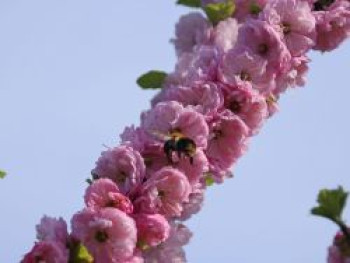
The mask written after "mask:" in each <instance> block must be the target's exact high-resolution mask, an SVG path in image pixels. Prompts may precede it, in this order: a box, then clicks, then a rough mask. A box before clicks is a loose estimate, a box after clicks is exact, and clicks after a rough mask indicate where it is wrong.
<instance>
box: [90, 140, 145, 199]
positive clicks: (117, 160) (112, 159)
mask: <svg viewBox="0 0 350 263" xmlns="http://www.w3.org/2000/svg"><path fill="white" fill-rule="evenodd" d="M92 173H93V174H94V175H97V177H99V178H109V179H111V180H112V181H114V182H115V183H116V184H117V185H118V188H119V191H120V192H121V193H123V194H129V193H132V191H134V190H135V189H136V188H137V187H138V186H139V184H140V183H141V182H142V180H143V178H144V176H145V165H144V161H143V159H142V157H141V155H140V153H139V152H138V151H136V150H134V149H133V148H131V147H129V146H126V145H122V146H119V147H115V148H112V149H108V150H107V151H104V152H102V154H101V157H100V158H99V159H98V161H97V162H96V168H95V169H94V170H93V171H92Z"/></svg>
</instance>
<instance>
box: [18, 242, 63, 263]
mask: <svg viewBox="0 0 350 263" xmlns="http://www.w3.org/2000/svg"><path fill="white" fill-rule="evenodd" d="M41 262H45V263H67V262H68V249H67V248H66V247H65V246H63V245H62V244H60V243H57V242H53V241H40V242H37V243H35V245H34V247H33V248H32V250H31V251H30V252H29V253H27V254H26V255H25V256H24V258H23V260H22V261H21V263H41Z"/></svg>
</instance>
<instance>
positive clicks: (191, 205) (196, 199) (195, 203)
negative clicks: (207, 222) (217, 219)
mask: <svg viewBox="0 0 350 263" xmlns="http://www.w3.org/2000/svg"><path fill="white" fill-rule="evenodd" d="M203 202H204V189H200V190H197V191H195V192H192V193H191V194H190V196H189V201H188V203H185V204H184V205H183V211H182V213H181V216H180V217H179V220H181V221H185V220H187V219H189V218H191V216H192V215H194V214H197V213H198V212H199V211H200V210H201V209H202V206H203Z"/></svg>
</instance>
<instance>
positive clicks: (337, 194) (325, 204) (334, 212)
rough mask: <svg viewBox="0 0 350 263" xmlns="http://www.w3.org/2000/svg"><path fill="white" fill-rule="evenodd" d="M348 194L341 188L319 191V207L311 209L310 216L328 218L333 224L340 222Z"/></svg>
mask: <svg viewBox="0 0 350 263" xmlns="http://www.w3.org/2000/svg"><path fill="white" fill-rule="evenodd" d="M348 194H349V193H347V192H345V191H344V189H343V187H341V186H339V187H338V189H334V190H329V189H323V190H321V191H320V192H319V194H318V197H317V202H318V204H319V205H318V206H317V207H314V208H312V209H311V214H313V215H316V216H321V217H325V218H328V219H330V220H332V221H334V222H339V221H341V217H342V213H343V210H344V207H345V204H346V199H347V197H348Z"/></svg>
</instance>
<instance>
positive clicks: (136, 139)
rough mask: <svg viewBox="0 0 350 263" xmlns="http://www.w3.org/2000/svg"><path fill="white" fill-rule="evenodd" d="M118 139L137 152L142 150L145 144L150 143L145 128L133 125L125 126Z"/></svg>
mask: <svg viewBox="0 0 350 263" xmlns="http://www.w3.org/2000/svg"><path fill="white" fill-rule="evenodd" d="M120 139H121V142H122V144H123V145H128V146H130V147H132V148H134V149H135V150H136V151H138V152H142V151H143V150H144V149H145V146H146V145H149V144H152V140H150V138H149V136H148V135H147V133H146V132H145V130H144V129H142V128H141V127H135V126H134V125H132V126H130V127H126V128H125V129H124V131H123V132H122V134H120Z"/></svg>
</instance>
